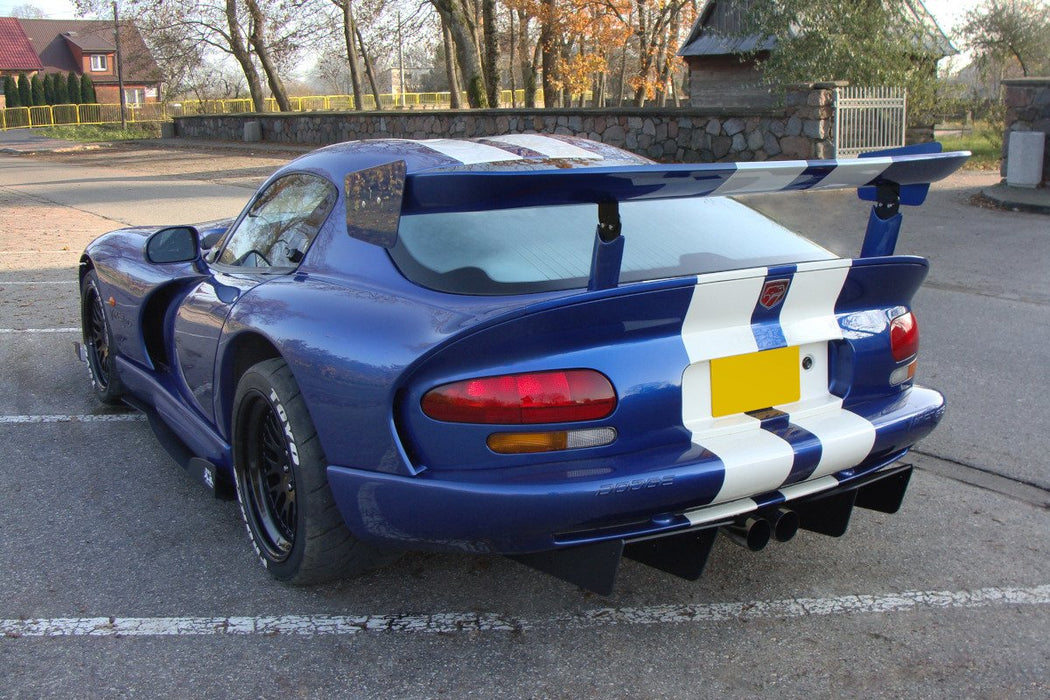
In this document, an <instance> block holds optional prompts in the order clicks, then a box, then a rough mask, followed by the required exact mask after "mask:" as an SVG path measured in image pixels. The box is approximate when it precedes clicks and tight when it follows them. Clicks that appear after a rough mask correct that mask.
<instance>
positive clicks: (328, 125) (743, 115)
mask: <svg viewBox="0 0 1050 700" xmlns="http://www.w3.org/2000/svg"><path fill="white" fill-rule="evenodd" d="M247 122H258V123H259V127H260V128H261V136H262V140H263V141H272V142H277V143H301V144H310V145H317V146H321V145H325V144H329V143H337V142H340V141H349V140H353V139H368V138H410V139H426V138H441V137H456V138H471V137H481V136H494V135H498V134H505V133H524V132H538V133H543V134H568V135H574V136H582V137H585V138H589V139H592V140H595V141H602V142H604V143H608V144H610V145H613V146H618V147H620V148H624V149H626V150H628V151H632V152H634V153H638V154H640V155H643V156H646V157H649V158H653V159H654V160H659V161H666V162H714V161H757V160H770V159H798V158H805V159H812V158H831V157H833V156H834V153H833V151H834V134H833V133H832V131H833V129H834V123H835V115H834V101H833V94H832V90H830V89H827V88H823V87H821V88H813V87H810V86H806V87H804V88H801V89H798V90H793V91H791V92H789V93H788V95H787V97H786V98H785V100H784V103H783V104H782V105H780V106H778V107H775V108H773V107H770V108H763V109H752V110H746V109H740V110H724V109H721V110H719V109H704V110H699V109H691V108H690V109H655V108H654V109H648V108H646V109H533V110H526V109H520V110H507V109H499V110H455V111H453V110H443V111H430V110H428V111H419V112H412V111H408V112H338V113H335V112H307V113H282V114H276V113H274V114H225V115H214V116H207V115H206V116H197V117H177V118H176V119H175V124H176V126H175V129H176V133H177V135H178V136H181V137H186V138H199V139H221V140H226V141H241V140H243V138H244V133H245V130H244V126H245V124H246V123H247Z"/></svg>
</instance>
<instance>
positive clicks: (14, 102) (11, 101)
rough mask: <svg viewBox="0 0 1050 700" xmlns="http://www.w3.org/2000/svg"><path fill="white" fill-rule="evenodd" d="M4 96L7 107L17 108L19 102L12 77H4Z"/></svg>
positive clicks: (16, 86) (16, 87) (16, 88)
mask: <svg viewBox="0 0 1050 700" xmlns="http://www.w3.org/2000/svg"><path fill="white" fill-rule="evenodd" d="M4 96H5V97H6V98H7V106H8V107H9V108H10V107H18V106H19V105H20V104H21V102H19V100H18V85H16V84H15V79H14V77H13V76H10V75H5V76H4Z"/></svg>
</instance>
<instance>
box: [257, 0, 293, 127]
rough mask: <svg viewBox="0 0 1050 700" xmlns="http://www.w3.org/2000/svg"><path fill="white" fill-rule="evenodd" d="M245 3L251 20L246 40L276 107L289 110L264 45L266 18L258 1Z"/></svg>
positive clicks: (290, 105)
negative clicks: (253, 51)
mask: <svg viewBox="0 0 1050 700" xmlns="http://www.w3.org/2000/svg"><path fill="white" fill-rule="evenodd" d="M245 4H246V5H247V6H248V14H249V16H250V17H251V21H252V24H251V26H252V31H251V34H249V35H248V41H250V42H251V44H252V48H253V49H255V55H256V56H258V57H259V63H260V64H262V68H263V72H264V73H266V82H267V83H268V84H269V86H270V92H271V93H273V97H274V99H275V100H277V108H278V109H279V110H280V111H282V112H291V111H292V103H291V102H289V101H288V92H287V91H286V90H285V89H284V81H282V80H281V76H280V75H278V73H277V66H275V65H274V63H273V61H272V60H271V59H270V48H269V47H268V46H267V45H266V36H265V25H266V18H265V17H263V13H262V10H260V9H259V3H257V2H256V1H255V0H245Z"/></svg>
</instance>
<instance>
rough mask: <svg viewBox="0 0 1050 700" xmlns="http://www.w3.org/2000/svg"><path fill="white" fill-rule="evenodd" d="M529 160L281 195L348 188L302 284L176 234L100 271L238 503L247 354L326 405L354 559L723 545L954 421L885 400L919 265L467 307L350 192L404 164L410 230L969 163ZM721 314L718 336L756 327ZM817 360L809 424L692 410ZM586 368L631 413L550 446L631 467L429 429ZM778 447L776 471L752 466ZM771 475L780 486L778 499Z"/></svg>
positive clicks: (146, 392)
mask: <svg viewBox="0 0 1050 700" xmlns="http://www.w3.org/2000/svg"><path fill="white" fill-rule="evenodd" d="M530 136H534V135H530ZM505 138H506V139H507V140H503V141H501V140H499V139H495V138H492V139H479V140H477V141H474V142H452V141H445V140H440V142H411V141H394V140H389V141H376V142H355V143H349V144H340V145H336V146H331V147H328V148H324V149H320V150H319V151H316V152H314V153H312V154H309V155H307V156H304V157H302V158H299V159H297V160H296V161H293V162H292V163H290V164H288V165H287V166H286V167H285V168H282V169H281V170H279V171H278V172H277V173H275V174H274V175H273V176H272V177H271V179H270V180H269V181H268V182H273V181H275V180H276V179H278V178H280V177H281V176H283V175H284V174H287V173H290V172H309V173H313V174H316V175H320V176H321V177H324V178H325V179H327V180H329V181H330V182H332V183H333V184H335V185H336V187H338V188H339V190H340V195H339V197H340V199H339V202H338V203H337V204H336V205H335V207H334V210H333V213H332V214H331V215H330V216H329V217H328V219H327V220H326V221H325V223H324V225H323V227H322V228H321V230H320V232H319V233H318V234H317V236H316V239H315V241H314V243H313V245H312V246H311V247H310V249H309V252H308V254H307V255H306V257H305V259H304V260H303V261H302V262H301V264H299V265H298V267H297V268H296V269H295V270H294V271H291V272H289V273H287V274H247V273H244V272H243V271H231V270H225V269H221V267H220V266H213V267H212V268H209V267H208V266H207V265H205V264H203V263H202V262H201V261H194V262H186V263H177V264H166V265H154V264H151V263H149V262H148V261H147V260H146V258H145V255H144V253H143V251H144V246H145V242H146V240H147V238H148V236H149V235H151V234H152V233H153V232H154V231H156V229H123V230H120V231H116V232H112V233H110V234H106V235H104V236H102V237H100V238H99V239H97V240H96V241H95V242H93V243H92V244H91V245H89V246H88V248H87V250H86V251H85V254H84V257H83V265H84V268H85V269H87V267H91V268H93V269H94V270H95V271H96V273H97V274H98V277H99V283H100V287H101V292H102V296H103V298H107V299H108V298H110V297H112V299H113V302H112V304H111V309H110V320H111V325H112V329H113V336H114V342H115V345H116V346H117V362H118V365H117V366H118V370H119V374H120V377H121V380H122V381H123V383H124V384H125V385H126V386H127V388H128V390H129V391H130V392H131V394H132V395H133V396H134V397H135V399H136V400H137V402H138V403H139V405H143V406H145V407H147V408H148V409H149V410H152V411H155V412H156V414H157V415H159V416H160V418H161V419H162V420H163V422H164V423H165V424H167V425H168V426H169V427H170V428H171V429H172V431H173V432H174V433H175V434H176V435H177V436H178V438H179V439H180V440H181V441H182V442H183V443H184V444H185V445H186V447H187V448H188V449H189V451H190V452H191V453H193V454H195V455H198V456H200V457H202V458H204V459H207V460H208V461H210V462H211V463H212V464H214V465H215V466H216V468H217V469H218V470H219V471H220V472H222V473H224V474H225V475H226V476H227V477H228V478H229V477H231V475H232V457H231V448H230V440H231V438H230V435H231V420H232V405H233V398H234V394H235V392H236V388H237V378H238V376H239V374H238V373H239V372H240V371H243V369H244V366H243V364H244V361H245V360H244V359H243V358H244V357H245V356H246V353H247V354H248V355H247V356H251V354H250V352H249V350H248V349H249V348H254V349H256V350H254V351H258V350H257V349H258V348H263V347H265V348H271V349H273V351H274V352H275V353H276V354H277V355H279V356H280V357H282V358H283V359H284V360H285V361H286V362H287V363H288V366H289V367H290V369H291V371H292V374H293V375H294V377H295V380H296V382H297V383H298V385H299V388H300V390H301V391H302V394H303V396H304V399H305V403H306V405H307V406H308V408H309V412H310V416H311V418H312V420H313V423H314V425H315V427H316V429H317V433H318V436H319V439H320V441H321V445H322V447H323V450H324V453H325V455H326V456H327V458H328V461H329V466H328V470H327V472H328V479H329V484H330V486H331V488H332V492H333V494H334V496H335V499H336V501H337V503H338V505H339V508H340V510H341V512H342V514H343V516H344V519H345V521H346V523H347V524H348V526H349V528H350V529H351V531H352V532H353V533H354V534H355V535H357V536H358V537H361V538H365V539H372V540H376V541H381V542H386V543H396V544H401V545H406V546H412V547H427V548H438V549H451V550H461V551H477V552H481V551H483V552H500V553H520V552H535V551H542V550H549V549H556V548H559V547H570V546H577V545H580V544H584V543H593V542H599V541H603V540H606V539H609V538H625V539H631V538H638V537H646V536H651V535H654V534H666V533H670V532H675V531H678V530H681V529H687V528H689V527H695V526H697V525H702V524H704V523H711V522H723V521H724V520H725V518H726V517H732V516H734V515H736V514H740V513H746V512H749V510H754V509H756V508H762V507H768V506H770V505H775V504H777V503H782V502H785V501H790V500H791V499H794V498H801V497H803V496H807V495H810V494H812V493H815V492H817V491H821V490H826V489H834V488H835V487H836V486H838V485H841V484H848V483H849V482H850V481H851V480H852V479H857V478H860V477H862V476H865V475H868V474H870V473H872V472H874V471H877V470H879V469H881V468H883V467H885V466H886V465H888V464H890V463H892V462H893V461H894V460H896V459H898V458H899V457H900V456H902V455H903V454H904V453H905V452H906V451H907V449H908V448H909V447H910V446H911V445H912V444H914V443H915V442H916V441H917V440H919V439H921V438H922V437H923V436H925V435H926V434H928V433H929V432H930V431H931V430H932V429H933V428H934V427H935V425H936V424H937V422H938V421H939V419H940V417H941V415H942V413H943V410H944V403H943V399H942V398H941V397H940V395H939V394H937V393H936V392H933V391H930V390H927V389H922V388H920V387H917V386H914V385H912V384H911V382H904V383H902V384H900V385H899V386H892V387H891V386H889V385H888V383H887V382H888V379H887V378H888V377H889V376H890V374H891V373H892V372H893V371H894V370H896V369H898V368H899V366H900V363H899V362H896V361H894V359H893V358H892V357H891V355H890V352H889V330H888V329H889V323H890V321H891V319H893V318H894V317H896V316H898V315H900V314H901V313H904V312H906V311H907V310H908V309H909V307H910V303H911V298H912V296H913V294H914V293H915V291H916V290H917V289H918V287H919V285H920V284H921V282H922V280H923V278H924V277H925V275H926V270H927V264H926V262H925V261H924V260H922V259H921V258H915V257H908V256H890V255H882V256H879V257H871V258H861V259H857V260H852V261H850V260H835V259H831V260H827V261H816V262H803V263H798V264H792V265H777V266H773V267H768V268H756V269H750V270H735V271H731V273H714V274H711V275H700V276H696V275H694V276H692V277H679V278H673V279H663V280H654V281H647V282H637V283H631V284H623V285H620V286H615V285H609V284H601V285H598V288H595V289H591V290H588V289H585V288H584V289H568V290H558V291H544V292H536V293H530V294H517V295H505V296H474V295H467V294H450V293H445V292H439V291H435V290H431V289H427V288H424V287H422V286H419V285H417V284H415V283H413V282H411V281H409V280H408V279H406V277H405V276H403V275H402V274H401V273H400V272H399V271H398V268H397V267H396V266H395V265H394V264H393V263H392V261H391V258H390V254H389V253H388V251H387V250H385V249H384V248H383V247H380V246H378V245H373V244H370V243H368V242H365V241H363V240H359V239H357V238H354V237H352V236H351V235H348V234H347V225H346V218H345V212H346V203H345V201H344V200H345V198H346V196H347V193H346V192H344V191H343V183H344V182H345V180H346V177H347V175H348V174H350V173H353V172H358V171H362V170H366V169H369V168H374V167H380V166H384V165H386V164H389V163H391V162H392V161H403V162H404V163H405V172H406V176H405V177H406V179H405V181H404V183H403V184H404V192H403V199H402V202H401V207H402V209H401V211H402V212H403V213H410V212H418V211H446V210H447V211H474V210H487V209H499V208H505V207H521V206H532V205H536V204H564V203H571V202H581V201H584V202H602V201H607V200H608V198H609V197H613V198H614V199H616V200H617V201H626V200H630V199H646V198H667V197H687V196H688V197H693V196H702V195H709V194H714V195H721V194H732V193H741V192H754V191H770V190H779V189H784V190H790V189H808V188H812V187H821V186H824V187H828V186H847V185H848V186H863V185H878V184H882V183H885V182H890V181H892V182H896V183H898V184H902V185H909V184H915V183H923V182H930V181H932V180H935V179H939V178H940V177H944V176H945V174H947V173H948V172H951V171H952V170H954V169H955V168H957V167H958V165H959V163H960V162H961V160H962V159H964V158H965V156H960V155H959V154H928V155H923V156H911V155H893V156H884V157H882V158H877V159H872V162H868V163H862V164H861V165H857V164H856V163H855V162H849V163H847V162H842V161H811V162H797V163H794V164H789V165H788V166H785V165H784V164H730V165H721V164H717V165H683V166H675V165H672V166H668V165H656V164H651V163H649V162H648V161H646V160H644V159H641V158H638V157H637V156H633V155H631V154H628V153H625V152H623V151H619V150H617V149H612V148H610V147H607V146H603V145H601V144H594V143H592V142H587V141H583V140H580V139H571V138H567V137H543V138H544V139H547V140H549V141H550V142H551V143H552V146H551V148H552V149H553V151H552V152H554V153H555V154H556V155H554V156H552V155H550V154H545V153H542V152H539V151H537V150H535V149H536V147H537V146H536V144H538V143H541V141H537V140H536V139H534V138H532V139H529V138H525V137H524V136H521V137H518V138H515V139H510V137H505ZM457 144H458V145H457ZM489 149H491V150H492V151H498V150H501V149H502V150H503V151H505V152H506V153H509V154H511V155H513V156H514V157H515V158H517V159H520V160H517V161H515V162H512V163H510V164H509V165H508V164H507V163H506V162H504V161H500V160H493V159H495V158H498V154H491V153H490V150H489ZM574 149H575V150H574ZM581 152H586V153H584V155H581ZM462 153H475V154H480V155H479V156H478V157H481V158H482V160H480V161H478V162H467V163H464V161H463V160H462V159H457V157H456V155H457V154H462ZM587 153H589V154H590V155H586V154H587ZM565 154H569V155H565ZM485 158H489V160H485ZM894 178H896V179H895V180H894ZM265 187H266V186H265V185H264V188H263V189H265ZM260 191H262V190H260ZM250 207H251V203H249V206H248V207H246V209H245V212H242V214H241V217H240V218H243V217H244V216H246V213H247V212H248V210H249V209H250ZM240 218H239V219H238V220H237V221H240ZM228 226H231V224H229V222H220V223H219V224H217V225H215V226H212V227H210V228H209V229H208V230H209V231H221V230H225V229H226V228H227V227H228ZM236 226H237V223H236V222H235V223H233V224H232V227H234V228H235V227H236ZM601 274H602V275H603V276H604V278H605V279H608V278H609V277H610V275H611V273H609V272H608V271H606V272H603V273H601ZM611 276H612V278H613V279H614V280H615V275H611ZM771 283H776V284H780V285H782V289H783V290H786V293H785V296H784V298H783V302H782V303H780V301H779V300H778V305H775V306H773V307H769V306H767V305H766V304H764V303H763V301H762V296H761V295H762V294H764V293H765V290H767V289H768V288H769V285H770V284H771ZM601 287H609V288H601ZM740 290H748V291H747V292H746V294H749V295H751V296H749V297H748V298H747V299H746V300H744V302H741V303H739V304H735V305H734V304H730V305H729V306H734V307H735V306H738V307H739V309H737V310H736V311H733V313H735V314H736V315H735V316H733V318H732V319H730V321H729V322H727V323H728V325H727V326H726V328H721V327H716V326H714V325H712V323H713V321H711V319H710V318H709V317H710V316H711V313H714V312H711V313H708V310H709V309H712V308H713V307H714V306H717V304H715V305H712V304H711V303H710V301H711V299H721V298H723V297H725V298H733V299H736V298H739V297H740V295H741V292H740ZM726 295H728V296H726ZM814 300H816V301H814ZM716 310H717V312H718V313H716V314H714V315H715V316H717V317H718V318H723V317H725V318H729V317H730V316H731V315H732V314H730V312H729V311H726V310H722V309H716ZM727 328H728V330H726V329H727ZM795 346H798V347H800V348H802V350H800V352H801V353H810V354H811V355H812V356H813V357H812V360H813V362H815V369H814V370H813V371H814V372H815V373H816V374H817V375H819V377H817V379H813V380H809V379H806V378H805V377H804V378H803V380H802V381H803V385H804V386H803V389H802V397H801V399H800V401H799V402H796V403H797V405H796V404H793V405H791V406H775V407H772V408H770V409H769V410H765V411H759V412H754V414H753V415H752V414H748V415H746V416H728V417H726V416H722V417H719V416H713V415H710V407H709V406H708V407H707V408H704V407H700V408H697V407H696V406H694V404H696V403H697V401H695V399H696V397H697V396H706V395H705V394H703V390H704V389H703V386H701V385H702V384H703V376H705V374H704V373H705V372H707V371H708V369H707V368H708V365H709V364H710V363H711V362H712V361H714V360H717V359H719V358H720V357H724V356H732V355H737V354H743V353H748V352H758V351H763V350H771V349H778V348H786V347H795ZM807 357H809V356H808V355H807ZM573 368H589V369H594V370H597V371H598V372H601V373H602V374H604V375H605V376H606V377H608V379H609V380H610V381H611V383H612V385H613V386H614V387H615V390H616V393H617V404H616V409H615V411H614V412H613V413H612V414H611V415H609V416H608V417H606V418H603V419H601V420H597V421H583V422H580V423H578V424H573V423H570V424H564V423H561V424H550V425H546V424H538V425H532V426H529V428H530V430H540V431H542V430H545V429H550V430H574V429H588V428H593V427H596V426H597V427H612V428H614V429H615V431H616V439H615V440H614V441H612V442H611V443H609V444H606V445H602V446H597V447H589V448H585V449H579V450H565V451H561V452H550V453H543V454H539V455H537V454H506V455H497V454H495V453H493V451H492V450H490V449H489V448H488V447H487V446H486V438H487V436H489V435H490V434H491V433H493V432H498V431H499V430H501V429H512V428H514V426H499V425H480V424H471V423H448V422H444V421H437V420H434V419H433V418H430V417H428V416H427V415H425V414H424V413H423V411H422V410H421V408H420V402H421V400H422V397H423V395H424V394H425V393H426V392H427V391H428V390H430V389H432V388H433V387H435V386H439V385H442V384H446V383H449V382H455V381H459V380H463V379H469V378H473V377H484V376H490V375H492V376H495V375H503V374H510V373H518V372H531V371H546V370H550V369H573ZM698 382H699V384H698ZM807 382H809V383H808V384H807ZM807 392H808V393H807ZM704 400H705V401H706V400H707V399H704ZM699 403H701V404H702V403H704V401H700V402H699ZM705 405H706V404H705ZM705 411H706V413H705ZM756 439H757V443H761V444H762V445H766V446H768V453H764V452H761V450H760V449H759V447H754V448H752V446H750V445H751V444H752V443H756ZM858 444H860V445H861V447H857V445H858ZM762 449H765V448H762ZM745 462H746V463H747V464H748V465H752V466H753V465H759V466H758V467H755V468H754V469H752V468H751V467H746V465H745V466H741V465H742V464H744V463H745ZM745 467H746V468H745ZM756 470H757V473H759V474H760V475H764V476H763V478H764V479H765V481H764V482H762V483H765V484H766V485H765V486H763V487H761V488H760V489H759V490H755V487H754V484H755V483H759V481H761V480H759V481H756V478H757V477H755V476H754V472H756ZM767 477H768V478H767ZM705 509H706V510H705Z"/></svg>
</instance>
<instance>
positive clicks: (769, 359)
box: [711, 347, 800, 418]
mask: <svg viewBox="0 0 1050 700" xmlns="http://www.w3.org/2000/svg"><path fill="white" fill-rule="evenodd" d="M798 366H799V353H798V348H797V347H794V348H779V349H777V350H765V351H763V352H753V353H750V354H747V355H735V356H733V357H722V358H719V359H717V360H711V415H712V416H714V417H715V418H718V417H719V416H728V415H732V414H734V413H743V412H745V411H756V410H758V409H760V408H769V407H770V406H779V405H780V404H785V403H791V402H792V401H798V399H799V394H800V390H799V378H798V374H799V370H798Z"/></svg>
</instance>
